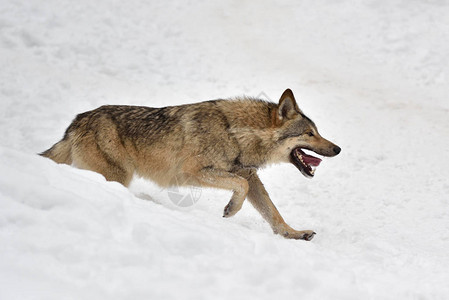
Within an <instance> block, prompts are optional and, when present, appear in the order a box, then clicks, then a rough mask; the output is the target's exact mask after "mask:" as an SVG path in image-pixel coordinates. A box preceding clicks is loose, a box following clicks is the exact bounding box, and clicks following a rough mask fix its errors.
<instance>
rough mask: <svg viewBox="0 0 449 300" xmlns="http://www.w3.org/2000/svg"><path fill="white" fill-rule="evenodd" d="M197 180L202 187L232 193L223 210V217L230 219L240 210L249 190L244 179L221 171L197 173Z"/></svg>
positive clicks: (213, 170) (206, 170) (207, 170)
mask: <svg viewBox="0 0 449 300" xmlns="http://www.w3.org/2000/svg"><path fill="white" fill-rule="evenodd" d="M197 179H198V180H199V181H200V183H201V184H202V185H205V186H208V187H213V188H220V189H226V190H232V191H233V192H234V193H233V194H232V197H231V200H230V201H229V203H228V205H226V207H225V208H224V211H223V217H225V218H228V217H232V216H233V215H235V214H236V213H237V212H238V211H239V210H240V208H242V205H243V201H245V198H246V195H247V194H248V189H249V186H248V181H247V180H246V179H245V178H243V177H241V176H239V175H236V174H233V173H230V172H226V171H223V170H215V169H204V170H201V171H200V172H199V174H198V177H197Z"/></svg>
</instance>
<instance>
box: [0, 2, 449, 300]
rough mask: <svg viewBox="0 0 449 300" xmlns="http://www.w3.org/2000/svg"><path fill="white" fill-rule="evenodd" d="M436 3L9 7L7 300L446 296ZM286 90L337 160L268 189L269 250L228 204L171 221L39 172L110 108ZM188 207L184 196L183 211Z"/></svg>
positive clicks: (448, 64) (122, 198) (2, 50)
mask: <svg viewBox="0 0 449 300" xmlns="http://www.w3.org/2000/svg"><path fill="white" fill-rule="evenodd" d="M448 16H449V4H448V3H447V2H446V1H437V0H434V1H417V0H414V1H407V2H405V1H388V2H380V1H363V2H360V1H330V0H319V1H314V2H313V4H312V3H309V2H298V1H293V0H289V1H283V2H279V3H274V2H271V1H265V0H264V1H258V2H249V1H232V0H225V1H220V2H215V1H168V2H156V1H138V0H131V1H126V3H121V2H116V1H102V0H100V1H94V2H92V1H86V0H80V1H55V0H47V1H42V0H35V1H25V0H14V1H12V0H2V1H1V2H0V100H1V102H0V105H1V106H0V108H1V109H0V130H1V132H2V138H1V141H0V170H2V174H1V175H0V299H8V300H9V299H105V298H108V299H179V298H180V299H253V298H257V299H293V298H295V299H297V298H301V299H447V298H449V286H448V285H447V282H448V279H449V275H448V270H449V254H448V251H447V250H448V249H449V210H448V206H449V198H448V196H447V195H448V194H449V182H448V180H447V178H449V171H448V170H449V163H448V159H447V158H448V157H449V150H448V149H449V147H448V145H449V144H448V142H447V136H449V126H448V125H449V121H448V117H447V116H448V112H449V104H448V103H449V102H448V101H447V99H446V97H447V95H448V92H449V88H448V86H449V78H448V76H449V57H448V55H447V53H449V44H448V43H447V36H448V34H449V17H448ZM287 87H289V88H291V89H292V90H293V91H294V92H295V95H296V97H297V99H298V102H299V106H300V107H301V108H302V109H303V110H304V111H305V112H306V113H307V114H308V115H309V116H310V117H311V118H312V119H313V120H314V121H315V123H316V124H317V125H318V128H319V129H320V131H321V133H322V134H323V136H325V137H326V138H329V139H330V140H332V141H334V142H336V143H337V144H338V145H339V146H341V147H342V149H343V150H342V153H341V154H340V155H339V156H337V157H335V158H332V159H325V160H324V161H323V163H322V164H321V165H320V167H319V168H318V170H317V175H316V176H315V178H314V179H313V180H306V179H305V178H304V177H303V176H302V175H301V174H300V173H299V172H298V171H297V170H296V169H295V167H293V166H290V165H277V166H272V167H269V168H266V169H264V170H262V171H261V172H260V176H261V178H262V181H263V182H264V184H265V186H266V188H267V190H268V192H269V193H270V195H271V198H272V199H273V201H274V203H275V204H276V205H277V207H278V209H279V210H280V212H281V214H282V215H283V217H284V219H285V220H286V221H287V223H289V224H290V225H291V226H292V227H294V228H295V229H313V230H315V231H316V232H317V235H316V237H315V238H314V240H313V241H311V242H305V241H296V240H286V239H283V238H282V237H279V236H276V235H273V234H272V232H271V230H270V228H269V226H268V225H267V224H266V223H265V222H264V221H263V220H262V218H261V216H259V215H258V214H257V212H255V210H254V209H253V208H252V207H251V206H250V205H249V204H248V203H245V204H244V206H243V208H242V210H241V211H240V212H239V213H238V214H237V215H236V216H235V217H233V218H230V219H223V218H222V217H221V216H222V209H223V207H224V206H225V205H226V204H227V202H228V200H229V197H230V193H229V192H227V191H219V190H210V189H202V190H201V191H200V196H199V199H198V202H196V203H195V204H194V205H192V206H188V207H180V206H177V205H175V204H173V202H172V200H171V199H170V197H169V192H168V191H167V190H163V189H161V188H159V187H157V186H156V185H154V184H152V183H151V182H148V181H145V180H143V179H140V178H136V180H134V182H133V183H132V185H131V187H130V189H127V188H125V187H123V186H121V185H120V184H118V183H114V182H106V181H105V179H104V178H103V177H102V176H101V175H99V174H96V173H93V172H89V171H84V170H79V169H76V168H73V167H70V166H66V165H57V164H55V163H54V162H52V161H51V160H48V159H45V158H42V157H40V156H37V155H36V153H38V152H41V151H43V150H45V149H47V148H48V147H49V146H51V145H52V144H53V143H55V142H56V141H58V140H59V139H60V138H61V137H62V134H63V132H64V130H65V128H66V127H67V126H68V125H69V123H70V121H71V120H72V118H73V117H74V116H75V115H76V114H77V113H80V112H83V111H86V110H89V109H93V108H95V107H98V106H100V105H102V104H136V105H147V106H165V105H175V104H181V103H190V102H197V101H201V100H207V99H215V98H223V97H233V96H238V95H242V94H246V95H250V96H257V95H261V96H262V97H269V98H270V99H272V100H273V101H276V100H277V98H278V97H279V96H280V94H281V93H282V92H283V90H284V89H285V88H287ZM189 192H190V190H189V189H183V190H181V191H180V193H181V194H182V195H183V194H186V193H189Z"/></svg>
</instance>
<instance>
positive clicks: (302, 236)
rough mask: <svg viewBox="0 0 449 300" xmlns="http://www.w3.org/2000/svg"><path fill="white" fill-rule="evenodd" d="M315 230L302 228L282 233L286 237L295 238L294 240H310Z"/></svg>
mask: <svg viewBox="0 0 449 300" xmlns="http://www.w3.org/2000/svg"><path fill="white" fill-rule="evenodd" d="M315 234H316V232H315V231H313V230H302V231H296V230H295V231H294V232H288V231H286V232H285V233H284V234H283V235H284V237H285V238H287V239H296V240H306V241H311V240H312V239H313V237H314V236H315Z"/></svg>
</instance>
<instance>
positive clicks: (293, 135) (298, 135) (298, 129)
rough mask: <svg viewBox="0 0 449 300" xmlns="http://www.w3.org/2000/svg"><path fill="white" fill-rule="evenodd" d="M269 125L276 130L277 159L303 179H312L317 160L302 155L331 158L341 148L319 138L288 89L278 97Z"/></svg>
mask: <svg viewBox="0 0 449 300" xmlns="http://www.w3.org/2000/svg"><path fill="white" fill-rule="evenodd" d="M273 119H274V120H273V122H274V125H275V127H276V138H277V141H278V142H277V145H278V146H277V149H276V150H275V151H274V152H275V156H277V159H279V160H281V161H289V162H291V163H292V164H294V165H295V166H296V167H297V168H298V169H299V170H300V171H301V173H302V174H303V175H304V176H306V177H313V176H314V173H315V167H317V166H318V165H319V164H320V162H321V159H319V158H317V157H314V156H312V155H310V154H307V153H305V151H304V149H307V150H311V151H313V152H315V153H318V154H320V155H323V156H335V155H337V154H338V153H340V151H341V148H340V147H338V146H337V145H335V144H334V143H332V142H330V141H328V140H326V139H325V138H323V137H322V136H321V135H320V134H319V133H318V130H317V128H316V126H315V123H313V121H312V120H310V119H309V118H308V117H307V116H306V115H304V113H303V112H302V111H301V110H300V109H299V108H298V105H297V104H296V100H295V97H294V96H293V92H292V91H291V90H290V89H287V90H285V92H284V93H283V94H282V96H281V98H280V100H279V104H278V107H277V110H276V111H275V112H274V116H273Z"/></svg>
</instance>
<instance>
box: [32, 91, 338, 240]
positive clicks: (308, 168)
mask: <svg viewBox="0 0 449 300" xmlns="http://www.w3.org/2000/svg"><path fill="white" fill-rule="evenodd" d="M305 149H307V150H310V151H313V152H315V153H317V154H320V155H322V156H329V157H330V156H335V155H337V154H339V153H340V151H341V148H340V147H338V146H337V145H335V144H334V143H332V142H330V141H328V140H326V139H324V138H323V137H322V136H321V135H320V134H319V133H318V130H317V127H316V125H315V124H314V122H313V121H312V120H311V119H310V118H308V117H307V116H306V115H305V114H304V113H303V112H302V110H300V109H299V107H298V105H297V103H296V100H295V97H294V95H293V92H292V91H291V90H290V89H287V90H285V91H284V93H283V94H282V96H281V97H280V100H279V103H273V102H269V101H264V100H260V99H254V98H248V97H242V98H236V99H230V100H223V99H219V100H212V101H205V102H199V103H194V104H186V105H179V106H168V107H161V108H151V107H143V106H124V105H106V106H101V107H99V108H97V109H94V110H92V111H88V112H85V113H82V114H79V115H77V116H76V117H75V119H74V120H73V122H72V123H71V124H70V126H69V127H68V128H67V130H66V131H65V134H64V137H63V139H62V140H61V141H59V142H58V143H56V144H55V145H53V146H52V147H51V148H50V149H48V150H46V151H44V152H42V153H41V154H40V155H42V156H44V157H48V158H51V159H52V160H54V161H55V162H57V163H64V164H69V165H74V166H76V167H78V168H82V169H88V170H92V171H95V172H98V173H100V174H102V175H103V176H104V177H105V178H106V180H108V181H117V182H120V183H121V184H123V185H124V186H128V185H129V183H130V182H131V179H132V177H133V175H134V174H137V175H139V176H141V177H144V178H147V179H150V180H152V181H154V182H155V183H157V184H158V185H160V186H162V187H167V186H169V185H170V183H171V182H173V178H177V180H176V181H177V182H185V184H186V185H189V184H194V185H200V186H204V187H211V188H219V189H227V190H231V191H232V192H233V194H232V197H231V199H230V201H229V203H228V204H227V205H226V206H225V208H224V212H223V217H231V216H233V215H235V214H236V213H237V212H238V211H239V210H240V208H241V207H242V204H243V202H244V200H245V199H246V198H248V200H249V201H250V203H251V204H252V205H253V206H254V207H255V208H256V210H257V211H258V212H259V213H260V214H261V215H262V217H263V218H264V219H265V220H266V221H267V222H268V223H269V225H270V226H271V228H272V230H273V232H274V233H275V234H280V235H282V236H284V237H286V238H290V239H302V240H307V241H309V240H311V239H312V238H313V237H314V235H315V232H314V231H313V230H300V231H299V230H295V229H293V228H292V227H290V226H289V225H287V223H286V222H285V221H284V219H283V218H282V216H281V215H280V213H279V211H278V210H277V208H276V207H275V206H274V204H273V202H272V201H271V199H270V197H269V195H268V193H267V191H266V190H265V188H264V186H263V184H262V182H261V181H260V179H259V177H258V175H257V170H258V169H260V168H262V167H265V166H267V165H270V164H275V163H283V162H286V163H292V164H293V165H294V166H296V167H297V168H298V170H299V171H300V172H301V173H302V174H303V175H304V176H305V177H308V178H311V177H313V176H314V174H315V169H316V167H317V166H318V165H319V164H320V162H321V159H320V158H318V157H314V156H312V155H311V154H308V153H306V152H305V151H304V150H305ZM192 178H193V179H194V180H192Z"/></svg>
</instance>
